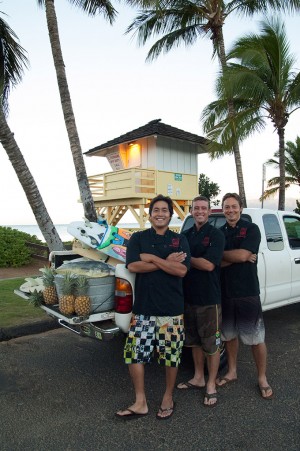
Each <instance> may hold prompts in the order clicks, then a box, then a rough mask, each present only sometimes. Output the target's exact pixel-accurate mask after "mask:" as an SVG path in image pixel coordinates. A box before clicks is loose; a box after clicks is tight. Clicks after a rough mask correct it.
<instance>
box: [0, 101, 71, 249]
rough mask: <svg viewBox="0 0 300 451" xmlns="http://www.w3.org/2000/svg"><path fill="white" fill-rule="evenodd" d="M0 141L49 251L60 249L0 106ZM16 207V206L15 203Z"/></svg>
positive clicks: (54, 229) (36, 189) (53, 228)
mask: <svg viewBox="0 0 300 451" xmlns="http://www.w3.org/2000/svg"><path fill="white" fill-rule="evenodd" d="M0 142H1V144H2V146H3V147H4V149H5V151H6V153H7V155H8V158H9V159H10V162H11V164H12V166H13V168H14V170H15V172H16V174H17V177H18V179H19V181H20V183H21V185H22V188H23V190H24V192H25V194H26V197H27V200H28V202H29V205H30V206H31V209H32V212H33V214H34V216H35V219H36V222H37V224H38V226H39V228H40V230H41V232H42V234H43V236H44V238H45V241H46V243H47V246H48V247H49V249H50V251H62V250H64V245H63V243H62V241H61V239H60V236H59V235H58V233H57V230H56V228H55V226H54V224H53V222H52V220H51V218H50V216H49V214H48V211H47V209H46V206H45V204H44V201H43V199H42V197H41V195H40V192H39V190H38V187H37V185H36V183H35V181H34V178H33V177H32V175H31V172H30V171H29V168H28V166H27V164H26V161H25V159H24V157H23V155H22V153H21V151H20V149H19V146H18V144H17V143H16V140H15V138H14V134H13V133H12V132H11V130H10V128H9V126H8V124H7V122H6V118H5V116H4V113H3V111H2V109H1V108H0ZM16 208H18V206H17V205H16Z"/></svg>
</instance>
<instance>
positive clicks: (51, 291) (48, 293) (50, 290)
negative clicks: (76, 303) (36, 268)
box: [42, 267, 58, 305]
mask: <svg viewBox="0 0 300 451" xmlns="http://www.w3.org/2000/svg"><path fill="white" fill-rule="evenodd" d="M42 272H43V277H42V279H43V285H44V289H43V297H44V301H45V304H48V305H54V304H57V303H58V296H57V292H56V288H55V283H54V276H55V274H56V271H55V270H54V269H52V268H47V267H45V268H44V269H43V270H42Z"/></svg>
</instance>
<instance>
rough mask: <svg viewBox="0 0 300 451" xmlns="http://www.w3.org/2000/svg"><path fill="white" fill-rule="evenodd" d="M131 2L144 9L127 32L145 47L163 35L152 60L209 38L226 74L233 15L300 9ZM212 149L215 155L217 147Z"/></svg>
mask: <svg viewBox="0 0 300 451" xmlns="http://www.w3.org/2000/svg"><path fill="white" fill-rule="evenodd" d="M127 3H129V4H131V5H138V6H140V7H142V8H143V11H142V12H141V13H140V14H139V15H138V16H137V17H136V18H135V20H134V21H133V22H132V24H131V25H130V26H129V27H128V29H127V33H128V32H132V31H133V32H134V33H136V34H137V37H138V42H139V43H140V44H142V45H144V44H145V43H146V42H147V41H148V40H149V39H150V38H151V37H152V36H157V35H162V37H161V38H160V39H159V40H158V41H157V42H156V43H155V44H154V45H153V46H152V47H151V48H150V51H149V53H148V56H147V59H148V60H153V59H155V58H157V57H158V56H159V55H160V54H161V53H162V52H163V51H164V52H168V51H169V50H171V49H172V48H173V47H176V46H179V45H180V44H181V43H183V44H185V45H192V44H194V43H195V42H196V40H197V39H198V37H207V38H209V39H211V41H212V44H213V56H215V55H217V56H218V59H219V62H220V65H221V68H222V70H223V71H224V70H225V68H226V65H227V63H226V52H225V43H224V37H223V25H224V23H225V21H226V19H227V17H228V16H229V15H230V14H232V13H236V14H239V15H240V16H242V15H246V16H251V15H253V14H255V13H266V12H267V11H268V9H273V10H281V11H283V12H285V11H286V12H288V11H290V12H293V11H298V10H300V0H285V1H282V0H231V1H227V2H226V1H223V0H164V1H157V0H127ZM227 109H228V115H229V117H233V116H234V106H233V102H232V101H231V99H230V98H227ZM231 133H232V140H231V141H232V147H231V152H232V153H233V154H234V159H235V165H236V173H237V181H238V187H239V193H240V196H241V198H242V200H243V204H244V206H245V207H246V206H247V203H246V195H245V188H244V178H243V170H242V161H241V155H240V149H239V141H238V136H236V133H235V129H234V128H232V130H231ZM211 149H212V156H213V155H214V152H213V150H214V147H213V145H212V148H211Z"/></svg>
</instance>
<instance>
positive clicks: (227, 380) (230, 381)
mask: <svg viewBox="0 0 300 451" xmlns="http://www.w3.org/2000/svg"><path fill="white" fill-rule="evenodd" d="M217 380H218V381H219V383H218V382H217V381H216V386H217V387H220V388H222V387H225V386H226V385H228V384H233V382H236V381H237V378H236V377H235V378H234V379H228V377H218V378H217ZM223 381H225V383H224V384H222V385H220V382H223Z"/></svg>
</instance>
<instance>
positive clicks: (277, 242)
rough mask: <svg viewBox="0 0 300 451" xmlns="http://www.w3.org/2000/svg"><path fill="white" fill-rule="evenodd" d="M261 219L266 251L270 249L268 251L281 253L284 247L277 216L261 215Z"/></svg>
mask: <svg viewBox="0 0 300 451" xmlns="http://www.w3.org/2000/svg"><path fill="white" fill-rule="evenodd" d="M262 219H263V223H264V229H265V233H266V238H267V245H268V249H270V251H282V250H283V247H284V246H283V237H282V232H281V229H280V225H279V222H278V219H277V216H276V215H272V214H266V215H263V218H262Z"/></svg>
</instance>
